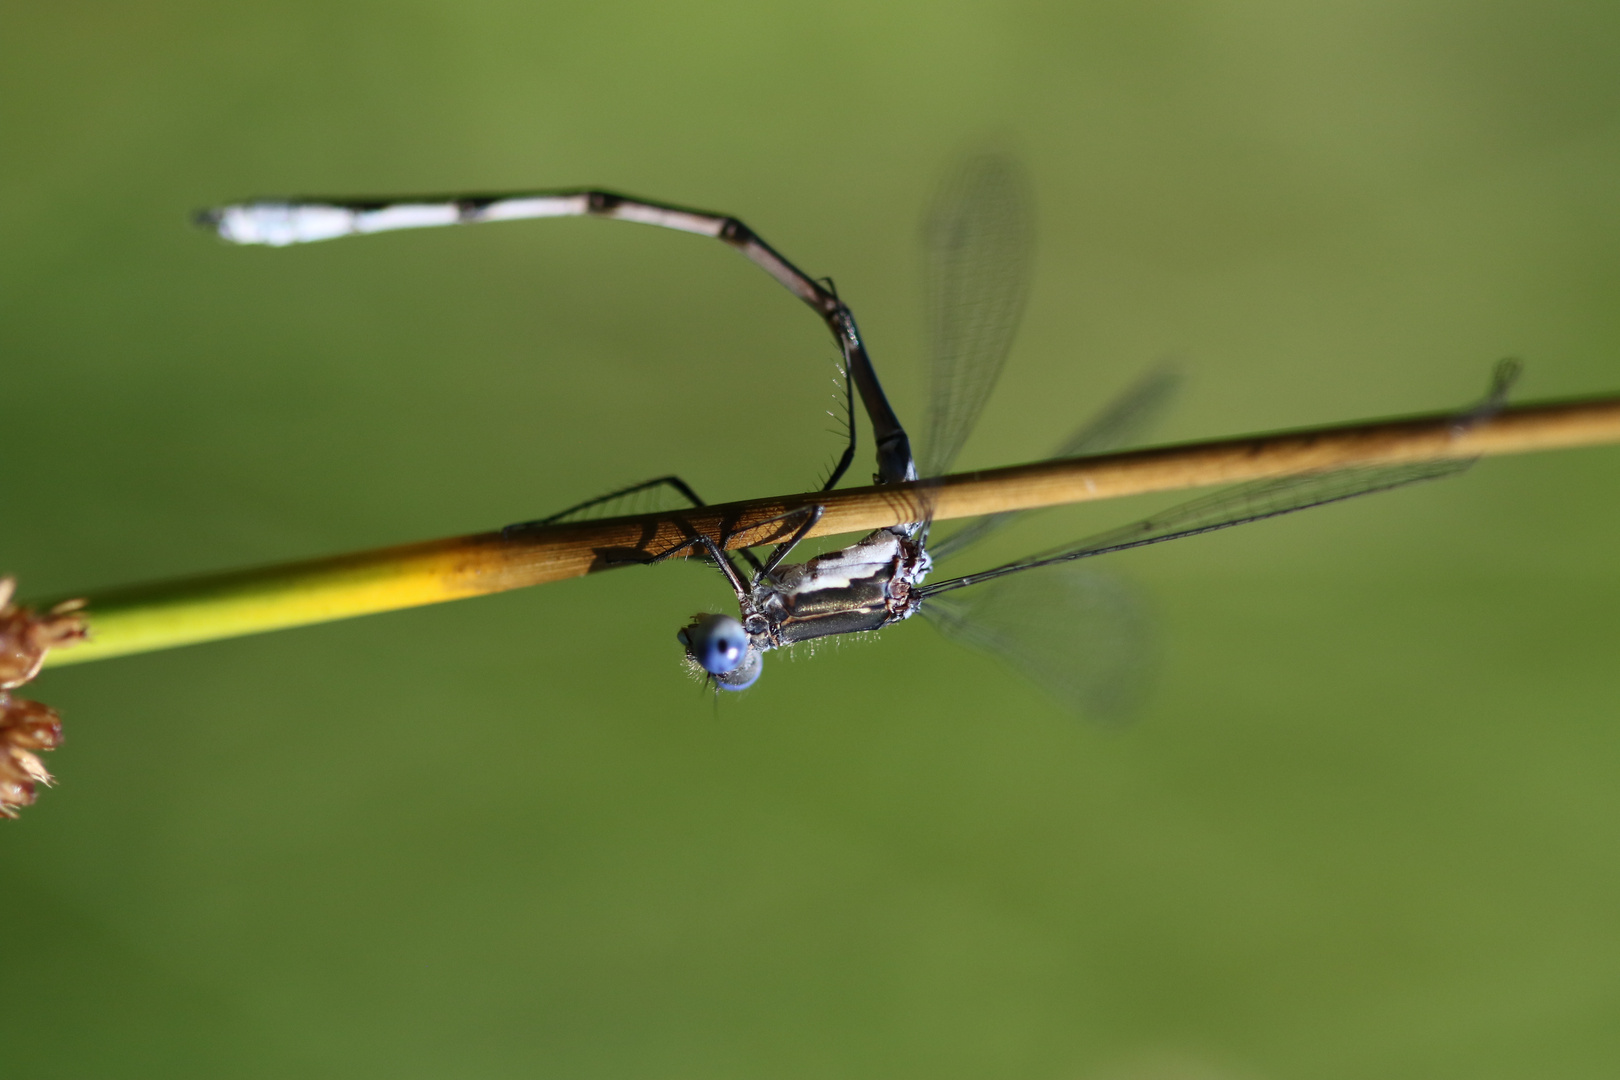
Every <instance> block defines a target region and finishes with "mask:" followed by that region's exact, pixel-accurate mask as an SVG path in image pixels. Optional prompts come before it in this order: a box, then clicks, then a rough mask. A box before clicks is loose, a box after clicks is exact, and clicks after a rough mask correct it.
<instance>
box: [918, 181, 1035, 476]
mask: <svg viewBox="0 0 1620 1080" xmlns="http://www.w3.org/2000/svg"><path fill="white" fill-rule="evenodd" d="M924 238H925V242H926V247H927V252H926V255H927V261H928V276H929V282H928V284H929V297H928V303H929V335H930V341H929V346H930V349H931V356H932V367H931V370H930V388H929V394H930V401H929V405H930V413H929V423H928V440H927V444H926V446H927V449H926V453H925V454H924V456H923V459H922V470H921V475H923V476H939V475H941V474H943V473H945V472H946V471H948V470H949V469H950V467H951V463H952V462H954V461H955V460H956V455H957V453H958V452H959V451H960V450H961V449H962V444H963V443H964V442H966V441H967V437H968V433H969V432H970V431H972V430H973V425H974V424H975V423H976V422H977V421H978V419H979V413H980V412H982V411H983V409H984V402H985V399H986V398H987V397H988V396H989V394H990V390H991V388H992V387H994V386H995V384H996V378H997V376H999V375H1000V374H1001V368H1002V365H1003V364H1004V363H1005V362H1006V359H1007V350H1008V348H1009V347H1010V346H1011V344H1012V339H1013V334H1014V332H1015V331H1016V330H1017V328H1018V320H1019V318H1020V317H1021V316H1022V315H1023V312H1024V299H1025V297H1026V295H1027V294H1028V291H1029V277H1030V267H1031V253H1032V248H1033V240H1034V226H1033V209H1032V200H1031V197H1030V193H1029V182H1028V180H1027V179H1026V178H1025V176H1024V173H1023V170H1022V169H1021V168H1019V166H1018V165H1017V163H1016V162H1014V161H1013V160H1012V159H1010V158H1007V157H1003V156H1000V155H995V154H979V155H975V156H973V157H970V158H968V159H966V160H965V161H963V162H962V163H961V165H959V166H958V167H957V169H956V170H955V172H953V173H952V174H951V176H950V177H949V178H947V180H946V181H945V183H944V185H943V186H942V187H941V188H940V191H939V194H938V195H937V196H936V197H935V200H934V205H933V209H932V210H931V212H930V213H929V216H928V219H927V221H926V223H925V230H924Z"/></svg>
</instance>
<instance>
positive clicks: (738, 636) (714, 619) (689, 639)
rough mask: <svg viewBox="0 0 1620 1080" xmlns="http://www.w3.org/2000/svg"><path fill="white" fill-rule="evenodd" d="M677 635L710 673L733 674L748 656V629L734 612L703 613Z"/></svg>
mask: <svg viewBox="0 0 1620 1080" xmlns="http://www.w3.org/2000/svg"><path fill="white" fill-rule="evenodd" d="M675 636H676V638H678V639H679V640H680V643H681V644H682V645H685V646H686V655H688V656H690V657H691V658H692V659H693V660H695V661H696V662H697V664H698V666H699V667H701V668H702V669H703V670H704V671H707V672H708V673H709V674H710V675H717V676H718V675H730V674H731V673H732V672H734V671H737V669H738V668H740V667H742V666H743V662H744V661H745V660H747V659H748V633H747V631H745V630H744V629H743V628H742V623H740V622H738V621H737V620H736V619H733V618H732V617H731V616H730V615H700V616H699V617H698V618H697V619H696V620H695V621H694V622H693V623H692V625H691V626H688V627H684V628H683V629H682V630H681V631H680V632H679V633H678V634H676V635H675ZM749 681H750V682H752V681H753V680H752V679H750V680H749ZM739 689H740V688H739Z"/></svg>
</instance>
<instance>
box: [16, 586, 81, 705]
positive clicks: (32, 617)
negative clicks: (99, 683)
mask: <svg viewBox="0 0 1620 1080" xmlns="http://www.w3.org/2000/svg"><path fill="white" fill-rule="evenodd" d="M16 591H17V579H16V578H11V577H5V578H0V690H10V689H12V688H14V687H18V686H21V685H22V684H23V683H25V682H27V681H28V680H29V679H32V678H33V677H34V676H35V675H38V674H39V668H40V665H41V664H43V663H45V654H46V653H47V652H49V651H50V650H51V649H52V648H54V647H57V646H60V645H68V644H71V643H72V642H75V641H78V640H80V639H82V638H83V637H84V636H85V625H84V618H83V616H81V615H79V614H77V612H78V610H79V609H80V608H81V607H83V606H84V601H82V600H69V601H68V602H67V603H64V604H58V605H56V606H55V607H53V608H51V610H49V611H47V612H46V613H45V614H43V615H40V614H37V613H35V612H34V611H32V610H30V609H29V608H23V607H18V606H17V605H16V604H14V603H12V602H11V600H12V596H13V595H14V594H15V593H16Z"/></svg>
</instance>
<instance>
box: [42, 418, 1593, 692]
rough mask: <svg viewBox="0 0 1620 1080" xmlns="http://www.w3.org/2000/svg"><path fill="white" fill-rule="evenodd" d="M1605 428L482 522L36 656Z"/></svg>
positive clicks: (1551, 441) (150, 591)
mask: <svg viewBox="0 0 1620 1080" xmlns="http://www.w3.org/2000/svg"><path fill="white" fill-rule="evenodd" d="M1615 442H1620V397H1608V398H1600V399H1589V400H1583V401H1570V402H1555V403H1551V404H1542V405H1527V406H1521V407H1518V408H1512V409H1504V410H1503V411H1502V412H1500V413H1498V414H1497V415H1495V416H1494V417H1491V418H1490V419H1488V420H1482V421H1479V422H1477V423H1460V422H1459V421H1458V418H1457V416H1456V414H1455V413H1441V414H1435V415H1430V416H1419V417H1412V418H1408V419H1401V420H1385V421H1373V422H1367V423H1359V424H1347V425H1340V426H1335V427H1325V428H1314V429H1309V430H1303V431H1293V432H1283V433H1280V434H1271V435H1256V436H1247V437H1243V438H1236V439H1222V440H1217V441H1213V442H1203V443H1194V444H1186V445H1181V446H1168V447H1159V448H1155V449H1149V450H1137V451H1132V452H1129V453H1123V454H1110V455H1106V456H1102V457H1093V458H1073V459H1067V460H1058V461H1043V462H1038V463H1035V464H1031V465H1015V466H1011V467H1009V468H1004V469H992V470H988V471H985V472H976V473H964V474H961V475H958V476H949V477H944V478H940V479H935V480H925V481H919V482H917V483H913V484H892V485H885V486H879V487H867V488H853V489H849V490H845V491H835V492H817V493H809V494H799V495H786V496H777V497H774V498H767V499H754V500H749V501H747V502H738V503H729V504H726V505H723V506H712V507H702V508H699V509H695V510H682V511H663V512H660V513H654V514H642V515H638V516H635V517H624V518H612V519H608V520H603V521H590V522H581V523H576V524H568V525H554V526H545V527H536V528H527V529H520V530H514V531H512V532H510V533H506V534H503V533H499V532H495V533H480V534H476V535H472V536H462V537H454V538H451V539H448V540H431V541H426V542H423V543H417V544H406V545H403V546H400V547H391V548H383V549H380V550H375V551H362V552H356V553H354V554H349V555H336V556H331V557H327V558H322V559H314V560H310V561H307V562H296V563H286V564H282V565H278V566H268V567H261V568H257V569H251V570H239V571H234V572H231V573H224V574H214V575H208V576H204V577H194V578H182V579H179V580H175V581H165V582H158V583H154V584H150V585H143V586H135V587H132V588H126V589H118V590H111V591H108V592H106V593H100V594H92V595H91V597H90V601H89V606H88V608H87V609H86V615H87V619H88V623H89V627H90V639H89V640H88V641H86V642H83V643H81V644H78V645H75V646H73V647H72V648H69V649H65V650H60V651H53V652H52V653H51V654H50V655H49V656H48V658H47V661H46V663H47V664H48V665H49V666H53V667H54V666H59V665H63V664H77V663H84V662H86V661H89V660H100V659H104V658H107V657H112V656H123V655H127V654H129V653H139V652H150V651H153V650H156V649H166V648H172V647H174V646H177V645H189V644H193V643H196V642H201V641H213V640H217V639H220V638H228V637H238V636H241V635H245V634H256V633H262V632H264V631H267V630H281V629H285V628H287V627H292V626H306V625H309V624H312V623H321V622H330V621H333V620H336V619H346V618H351V617H353V616H356V615H369V614H372V613H373V612H379V611H392V610H396V609H399V608H408V607H417V606H420V605H423V604H435V603H439V602H441V601H444V600H457V599H461V598H462V597H467V596H479V595H482V594H485V593H493V592H502V591H505V590H507V589H516V588H522V587H523V586H526V585H539V584H542V583H544V582H548V581H560V580H562V579H564V578H570V577H578V576H580V575H582V574H587V573H591V572H594V571H596V570H604V569H610V568H612V567H615V566H626V565H634V564H635V563H636V562H638V561H645V560H646V559H647V558H648V557H649V556H650V555H651V554H654V553H658V552H663V551H667V550H669V549H670V548H671V547H673V546H675V545H678V544H680V543H681V542H682V541H683V540H689V539H691V538H692V537H694V536H697V535H699V534H705V535H708V536H711V537H714V538H715V539H717V540H719V541H721V542H722V543H723V544H724V545H725V546H726V547H729V548H739V547H751V546H754V545H757V544H765V543H771V542H773V541H777V540H781V539H783V538H785V537H786V536H787V535H788V534H789V533H791V532H792V531H793V529H794V526H795V524H796V523H795V522H794V521H793V520H792V519H791V518H789V519H787V520H784V519H783V515H784V514H787V513H789V512H791V511H793V510H795V509H798V508H802V507H805V506H810V505H819V506H821V507H823V508H824V512H823V514H822V517H821V520H820V522H819V523H818V524H817V526H816V527H815V529H813V530H812V531H811V533H810V535H812V536H827V535H832V534H836V533H847V532H859V531H866V530H871V529H878V528H883V527H885V526H889V525H898V524H902V523H904V522H908V521H919V520H922V519H923V518H925V517H926V518H932V519H933V520H936V521H943V520H949V519H951V518H962V517H976V516H978V515H981V514H989V513H998V512H1001V511H1006V510H1031V509H1035V508H1038V507H1043V506H1055V505H1059V504H1062V503H1072V502H1084V501H1089V500H1094V499H1108V498H1117V497H1120V496H1124V495H1138V494H1143V493H1146V492H1152V491H1173V490H1177V489H1181V488H1193V487H1203V486H1207V485H1211V484H1225V483H1235V482H1238V481H1243V480H1255V479H1262V478H1265V477H1274V476H1286V475H1292V474H1297V473H1304V472H1314V471H1317V470H1322V469H1333V468H1344V467H1348V466H1352V465H1380V464H1395V463H1400V462H1411V461H1428V460H1435V459H1441V458H1461V457H1474V456H1484V455H1492V454H1514V453H1524V452H1527V451H1532V450H1549V449H1558V448H1564V447H1573V446H1590V445H1597V444H1602V443H1615ZM35 606H47V605H35Z"/></svg>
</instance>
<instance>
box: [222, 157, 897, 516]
mask: <svg viewBox="0 0 1620 1080" xmlns="http://www.w3.org/2000/svg"><path fill="white" fill-rule="evenodd" d="M551 217H601V218H612V219H614V220H617V221H629V222H634V223H636V224H640V225H656V226H658V227H659V228H664V229H675V230H677V231H679V232H689V233H695V234H697V235H699V236H711V237H714V238H715V239H718V240H721V241H724V242H725V243H727V244H729V245H731V246H732V247H734V248H736V249H737V250H738V251H740V252H742V254H743V255H744V256H746V257H747V258H748V259H749V260H750V261H751V262H753V263H754V264H755V265H756V266H759V267H760V268H761V269H763V270H764V271H765V272H766V273H767V274H770V275H771V277H773V278H775V279H776V280H777V281H778V282H780V283H781V284H782V285H783V286H784V287H786V288H787V289H788V291H789V292H791V293H793V295H794V296H797V297H798V298H799V299H800V300H802V301H804V302H805V303H806V304H808V305H810V307H812V308H813V309H815V311H816V313H817V314H819V315H820V316H821V318H822V321H823V322H825V323H826V324H827V328H828V329H829V330H831V331H832V335H833V338H834V339H835V340H836V341H837V342H838V346H839V350H840V351H841V352H842V353H843V355H844V359H845V364H846V365H847V367H848V369H849V372H850V374H851V376H852V377H853V379H854V382H855V386H856V387H857V388H858V389H859V390H860V394H861V401H862V403H863V404H864V405H865V406H866V413H867V416H868V417H870V418H871V421H872V430H873V434H874V436H875V438H876V440H877V451H878V454H877V456H878V471H877V480H878V482H879V483H896V482H899V481H903V480H914V479H916V477H917V467H916V464H915V463H914V462H913V460H912V454H911V442H910V440H909V439H908V438H907V436H906V432H905V428H904V427H902V426H901V424H900V420H899V418H898V417H897V416H895V414H894V409H893V408H892V407H891V406H890V405H889V401H888V398H887V397H885V396H884V394H883V387H882V385H881V384H880V383H879V382H878V378H877V372H876V371H875V370H873V368H872V361H871V358H870V357H869V356H868V355H867V353H866V346H865V344H864V343H863V342H862V341H861V335H860V330H859V329H858V328H857V327H856V325H855V316H854V315H853V314H852V313H851V312H850V310H849V308H848V306H847V305H845V304H844V302H843V301H841V300H840V299H839V298H838V296H837V294H836V293H834V292H833V291H832V290H831V289H828V288H826V287H825V286H823V285H822V284H820V283H819V282H817V281H815V280H814V279H812V278H810V277H809V276H808V275H806V274H805V273H804V271H802V270H800V269H799V268H798V267H796V266H794V265H793V264H792V263H791V262H789V261H788V260H787V259H785V258H783V257H782V255H781V254H780V253H778V252H777V251H776V250H775V249H774V248H772V247H771V246H770V245H769V244H767V243H766V242H765V241H764V240H762V239H760V237H759V236H758V235H756V234H755V233H754V231H753V230H752V229H750V228H749V227H748V226H747V225H744V224H743V223H742V222H741V221H739V220H737V219H736V218H734V217H731V216H729V215H726V214H715V213H709V212H707V211H703V210H692V209H688V208H686V207H681V206H672V205H669V204H667V203H656V202H650V201H648V200H645V199H634V198H630V197H627V196H624V195H619V194H616V193H614V192H611V191H595V190H579V189H575V190H564V191H537V192H520V193H512V194H496V195H445V196H432V197H423V196H416V197H411V198H399V199H388V198H372V199H279V200H259V201H256V202H249V203H240V204H237V205H234V206H225V207H220V208H218V209H215V210H208V211H204V212H203V213H202V214H200V215H198V221H199V222H200V223H201V224H203V225H206V226H208V227H210V228H213V229H214V230H216V231H217V232H218V233H219V235H220V236H222V237H224V238H225V239H226V240H230V241H232V242H234V243H238V244H269V245H272V246H276V247H281V246H285V245H288V244H300V243H310V242H313V241H316V240H332V239H336V238H337V237H341V236H353V235H359V234H366V233H375V232H390V231H393V230H396V229H421V228H432V227H435V226H441V225H471V224H477V223H480V222H489V221H516V220H520V219H528V218H551ZM847 467H848V465H847V463H843V462H841V463H840V466H839V468H838V469H836V470H835V472H834V476H833V480H834V481H836V480H837V479H839V478H840V477H842V475H843V471H844V469H845V468H847ZM829 486H831V485H830V484H829Z"/></svg>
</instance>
